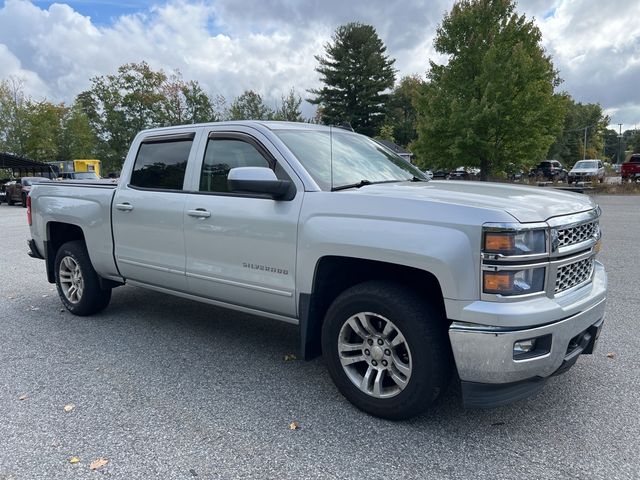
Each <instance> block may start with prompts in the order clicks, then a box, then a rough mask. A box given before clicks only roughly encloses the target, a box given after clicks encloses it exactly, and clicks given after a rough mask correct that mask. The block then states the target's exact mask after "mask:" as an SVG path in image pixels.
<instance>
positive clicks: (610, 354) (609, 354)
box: [607, 352, 616, 358]
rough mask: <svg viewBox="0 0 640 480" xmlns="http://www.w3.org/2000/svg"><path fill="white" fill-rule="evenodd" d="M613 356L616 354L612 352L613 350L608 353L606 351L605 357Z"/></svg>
mask: <svg viewBox="0 0 640 480" xmlns="http://www.w3.org/2000/svg"><path fill="white" fill-rule="evenodd" d="M615 356H616V354H615V353H613V352H609V353H607V358H613V357H615Z"/></svg>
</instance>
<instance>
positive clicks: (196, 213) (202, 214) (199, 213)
mask: <svg viewBox="0 0 640 480" xmlns="http://www.w3.org/2000/svg"><path fill="white" fill-rule="evenodd" d="M187 215H189V216H190V217H196V218H209V217H210V216H211V212H210V211H208V210H205V209H204V208H196V209H195V210H187Z"/></svg>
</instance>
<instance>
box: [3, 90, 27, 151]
mask: <svg viewBox="0 0 640 480" xmlns="http://www.w3.org/2000/svg"><path fill="white" fill-rule="evenodd" d="M26 103H27V99H26V97H25V95H24V92H23V84H22V81H21V80H19V79H17V78H13V77H10V78H7V79H4V80H0V151H3V152H10V153H13V154H16V155H24V146H25V143H26V140H27V137H26V133H27V132H26V128H25V125H26V115H27V105H26Z"/></svg>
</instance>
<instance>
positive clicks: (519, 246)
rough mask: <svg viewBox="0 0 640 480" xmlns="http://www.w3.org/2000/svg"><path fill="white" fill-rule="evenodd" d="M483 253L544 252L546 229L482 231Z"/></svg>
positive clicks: (524, 253)
mask: <svg viewBox="0 0 640 480" xmlns="http://www.w3.org/2000/svg"><path fill="white" fill-rule="evenodd" d="M482 251H483V252H484V253H493V254H501V255H536V254H541V253H546V251H547V237H546V230H544V229H539V230H521V231H517V230H514V231H494V230H493V229H487V230H485V232H484V240H483V248H482Z"/></svg>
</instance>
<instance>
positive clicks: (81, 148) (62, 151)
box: [58, 103, 97, 160]
mask: <svg viewBox="0 0 640 480" xmlns="http://www.w3.org/2000/svg"><path fill="white" fill-rule="evenodd" d="M96 143H97V139H96V136H95V134H94V132H93V129H92V128H91V124H90V123H89V118H88V117H87V115H86V113H84V112H83V111H82V109H81V108H80V105H78V104H77V103H76V104H74V105H73V106H72V107H71V108H69V109H67V112H66V115H65V116H64V118H63V125H62V133H61V141H60V146H59V150H58V158H59V159H60V160H72V159H78V158H94V157H95V156H96V155H95V153H96V152H95V148H96Z"/></svg>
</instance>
